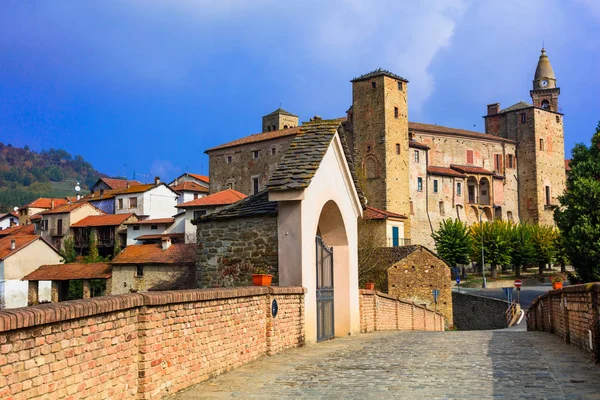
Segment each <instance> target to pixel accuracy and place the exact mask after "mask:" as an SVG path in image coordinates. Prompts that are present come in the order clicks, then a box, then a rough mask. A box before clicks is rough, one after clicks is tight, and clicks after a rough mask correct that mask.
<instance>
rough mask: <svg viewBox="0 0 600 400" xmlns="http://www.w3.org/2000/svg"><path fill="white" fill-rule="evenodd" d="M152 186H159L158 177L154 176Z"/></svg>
mask: <svg viewBox="0 0 600 400" xmlns="http://www.w3.org/2000/svg"><path fill="white" fill-rule="evenodd" d="M154 185H155V186H158V185H160V177H159V176H155V177H154Z"/></svg>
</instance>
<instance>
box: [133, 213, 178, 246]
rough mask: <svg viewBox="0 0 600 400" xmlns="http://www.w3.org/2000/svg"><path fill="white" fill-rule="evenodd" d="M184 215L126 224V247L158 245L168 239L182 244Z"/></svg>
mask: <svg viewBox="0 0 600 400" xmlns="http://www.w3.org/2000/svg"><path fill="white" fill-rule="evenodd" d="M184 219H185V214H183V213H180V214H178V215H176V216H175V217H171V218H156V219H144V220H138V221H134V222H129V223H127V246H131V245H134V244H145V243H160V242H161V241H162V238H163V237H170V238H171V241H172V242H173V243H183V242H184V240H183V238H184V233H185V232H184V228H185V220H184Z"/></svg>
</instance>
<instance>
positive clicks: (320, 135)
mask: <svg viewBox="0 0 600 400" xmlns="http://www.w3.org/2000/svg"><path fill="white" fill-rule="evenodd" d="M340 127H341V124H340V120H338V119H335V120H317V121H312V122H308V123H305V124H304V125H302V126H301V127H300V132H299V134H298V135H297V136H296V137H295V138H294V140H292V142H291V143H290V147H289V148H288V150H287V151H286V153H285V154H284V156H283V158H282V159H281V162H280V163H279V165H278V166H277V169H276V170H275V171H274V172H273V175H272V176H271V179H269V182H268V183H267V188H268V189H269V190H271V191H282V190H299V189H304V188H306V187H308V185H309V184H310V181H311V180H312V178H313V176H314V174H315V173H316V172H317V169H319V166H320V165H321V161H322V160H323V157H324V156H325V153H326V152H327V148H328V147H329V144H330V143H331V141H332V139H333V137H334V136H335V134H336V133H337V131H338V129H339V128H340Z"/></svg>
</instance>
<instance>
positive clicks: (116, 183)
mask: <svg viewBox="0 0 600 400" xmlns="http://www.w3.org/2000/svg"><path fill="white" fill-rule="evenodd" d="M99 180H101V181H102V182H104V183H106V185H107V186H108V187H109V188H111V189H123V188H126V187H127V184H128V183H129V186H136V185H143V183H142V182H140V181H136V180H128V179H115V178H100V179H99Z"/></svg>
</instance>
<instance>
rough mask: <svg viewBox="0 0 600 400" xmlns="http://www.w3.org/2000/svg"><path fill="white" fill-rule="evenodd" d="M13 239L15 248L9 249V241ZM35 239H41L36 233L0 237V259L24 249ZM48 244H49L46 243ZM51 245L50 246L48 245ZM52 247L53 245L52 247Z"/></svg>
mask: <svg viewBox="0 0 600 400" xmlns="http://www.w3.org/2000/svg"><path fill="white" fill-rule="evenodd" d="M12 240H14V241H15V249H14V250H11V248H10V243H11V241H12ZM36 240H43V239H42V238H41V237H39V236H37V235H11V236H6V237H3V238H2V239H0V261H1V260H4V259H6V258H7V257H10V256H11V255H13V254H14V253H16V252H18V251H20V250H22V249H24V248H25V247H27V246H28V245H30V244H31V243H33V242H35V241H36ZM48 246H50V245H48ZM50 247H52V246H50ZM52 248H53V249H54V247H52Z"/></svg>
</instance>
